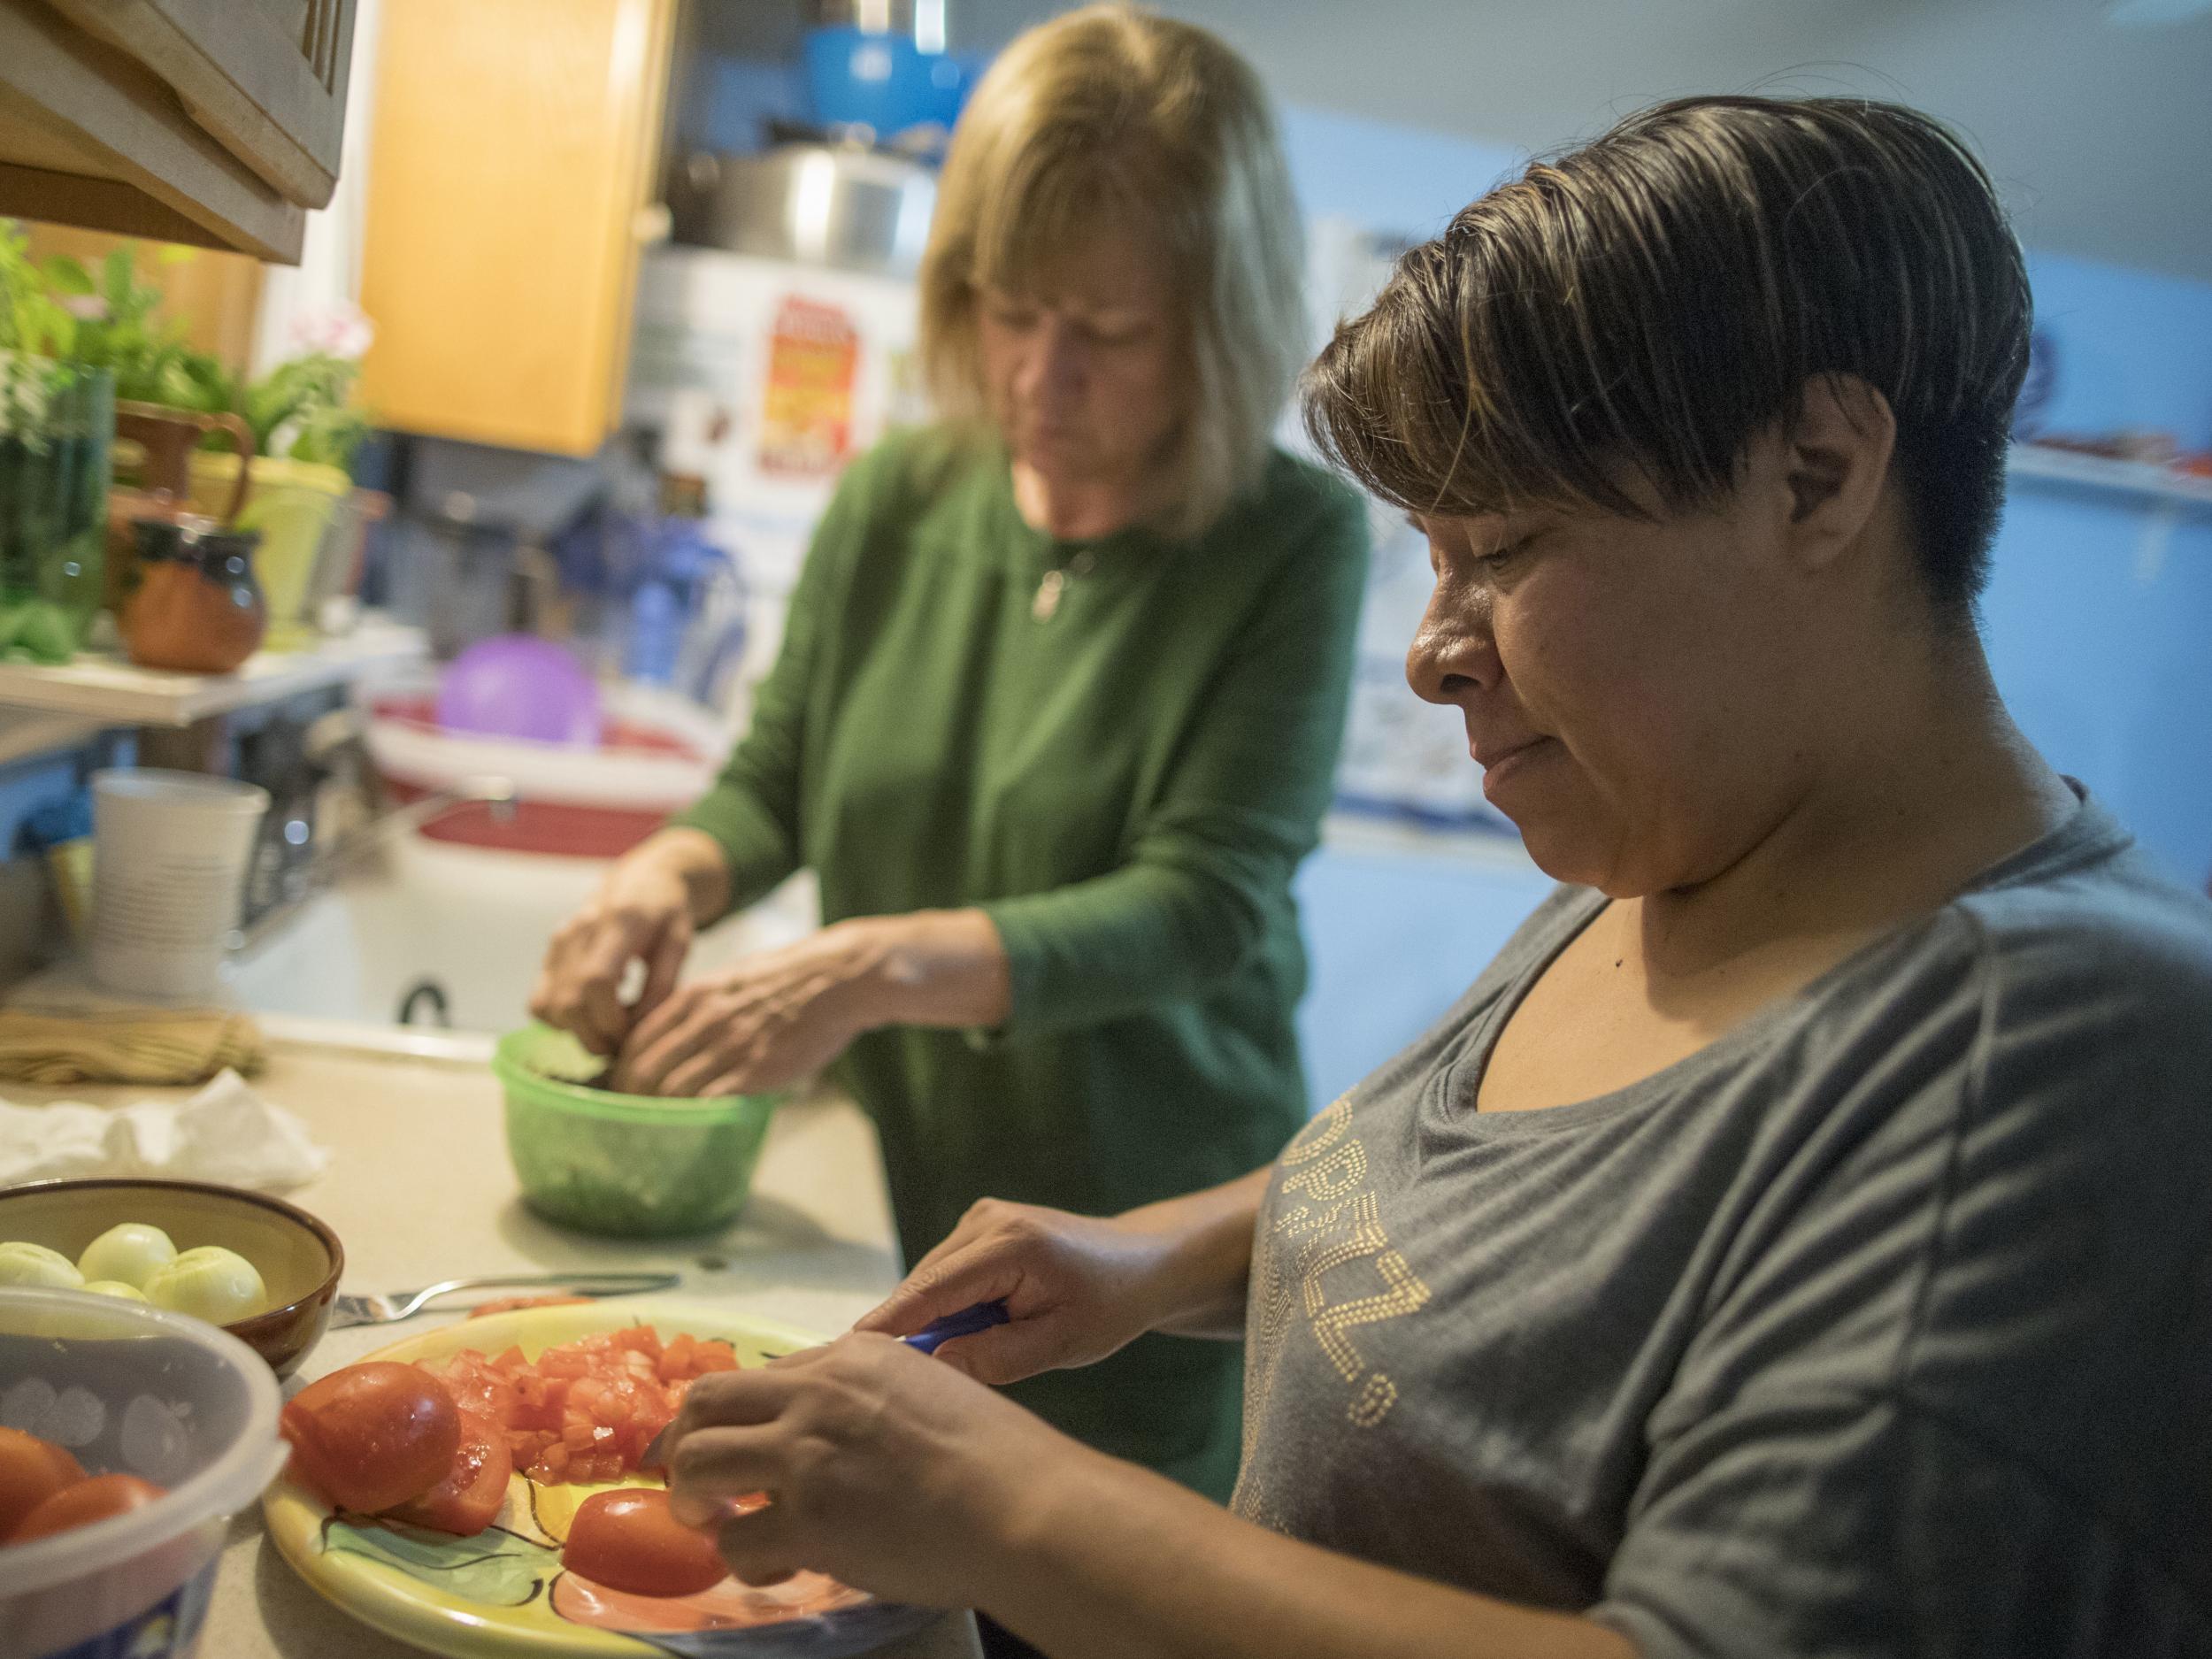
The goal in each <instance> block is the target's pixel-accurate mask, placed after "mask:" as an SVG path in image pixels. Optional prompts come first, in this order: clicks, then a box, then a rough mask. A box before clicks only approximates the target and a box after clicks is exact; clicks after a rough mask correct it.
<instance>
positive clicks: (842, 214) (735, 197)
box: [668, 144, 937, 276]
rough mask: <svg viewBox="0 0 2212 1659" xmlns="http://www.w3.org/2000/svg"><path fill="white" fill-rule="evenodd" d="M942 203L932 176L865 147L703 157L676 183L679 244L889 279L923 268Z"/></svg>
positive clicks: (681, 171)
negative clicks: (924, 253) (925, 250)
mask: <svg viewBox="0 0 2212 1659" xmlns="http://www.w3.org/2000/svg"><path fill="white" fill-rule="evenodd" d="M936 203H937V179H936V175H935V174H934V173H931V172H930V170H929V169H928V168H927V167H925V166H923V165H921V164H920V163H918V162H914V161H910V160H907V159H906V158H905V157H901V156H894V155H887V154H886V153H885V152H884V151H882V150H868V149H864V148H862V147H859V146H847V145H837V144H782V145H779V146H778V147H777V148H775V149H773V150H768V151H766V152H765V153H764V154H762V155H757V156H724V155H711V154H708V153H706V152H704V151H702V152H700V153H698V154H695V155H693V156H691V157H688V158H687V160H686V161H685V162H684V164H683V165H681V166H680V167H679V168H677V169H676V170H675V173H674V176H672V178H671V179H670V180H669V204H668V206H669V212H670V214H671V216H672V219H673V222H674V227H675V234H676V240H677V241H678V242H689V243H692V244H693V245H695V246H697V247H703V248H726V249H728V250H731V251H732V252H733V253H744V254H753V255H756V256H757V257H762V258H767V259H793V260H797V261H799V262H801V263H803V264H807V265H834V266H837V267H838V268H840V269H841V270H847V271H865V272H871V273H877V274H880V275H887V276H911V275H912V274H913V273H914V272H915V270H916V269H917V268H918V266H919V265H920V264H921V260H922V249H923V246H924V244H925V243H926V242H927V241H928V239H929V215H930V211H931V210H932V209H933V207H934V206H935V205H936Z"/></svg>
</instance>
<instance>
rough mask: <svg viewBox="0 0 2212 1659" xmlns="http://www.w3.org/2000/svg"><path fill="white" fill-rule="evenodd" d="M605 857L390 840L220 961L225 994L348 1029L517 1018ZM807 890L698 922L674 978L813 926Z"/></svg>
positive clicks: (802, 883) (788, 891)
mask: <svg viewBox="0 0 2212 1659" xmlns="http://www.w3.org/2000/svg"><path fill="white" fill-rule="evenodd" d="M605 872H606V865H605V864H604V863H603V862H601V861H599V860H597V859H589V858H557V857H549V856H542V855H539V854H532V853H514V852H495V851H488V850H485V849H480V848H473V847H457V846H452V845H449V844H447V843H443V842H439V841H426V840H424V839H423V838H422V837H420V836H406V837H402V838H397V839H396V841H395V842H394V844H393V846H392V847H391V849H390V850H389V852H388V854H386V855H384V856H382V858H381V861H380V866H379V867H376V868H373V869H371V868H365V869H363V870H362V871H361V872H358V873H357V874H356V875H354V876H351V877H349V878H348V879H346V880H344V881H342V882H340V883H339V884H337V885H336V886H334V887H329V888H327V889H326V890H324V891H322V892H320V893H319V894H317V895H314V896H313V897H312V898H311V899H309V900H308V901H307V902H305V903H304V904H303V905H301V906H300V907H299V909H298V910H296V911H294V912H293V913H292V915H291V916H289V917H288V918H286V919H285V920H284V921H283V922H282V923H281V925H280V926H278V927H276V928H275V929H274V930H273V932H272V933H271V934H270V935H269V937H268V938H266V939H265V940H264V941H261V942H260V943H259V944H257V946H256V947H255V948H254V949H252V950H251V951H250V952H248V953H246V954H243V955H242V956H239V957H237V958H235V959H234V961H233V962H232V964H230V968H229V979H230V993H231V998H232V1000H234V1001H235V1002H237V1003H238V1004H239V1005H241V1006H242V1007H244V1008H248V1009H250V1010H254V1011H255V1012H257V1013H263V1014H271V1015H279V1016H287V1017H291V1018H306V1019H312V1020H340V1021H345V1022H348V1023H351V1024H357V1025H393V1024H396V1023H401V1018H402V1013H403V1009H404V1010H405V1011H406V1013H407V1015H408V1017H409V1019H410V1020H411V1022H412V1023H414V1024H417V1025H433V1026H435V1025H446V1026H449V1027H451V1028H453V1029H455V1030H458V1031H472V1032H492V1033H496V1032H503V1031H510V1030H511V1029H513V1028H514V1027H515V1026H517V1025H521V1024H522V1023H523V1022H524V1021H525V1020H526V1018H528V1013H527V1010H526V1003H527V1002H528V998H529V995H530V987H531V986H532V984H533V982H534V980H535V979H536V978H537V972H538V964H539V962H540V960H541V957H542V956H544V953H545V947H546V941H548V940H549V938H550V937H551V936H552V933H553V930H554V929H555V928H556V927H557V926H560V924H561V923H562V921H563V920H565V918H567V917H568V916H569V915H570V914H571V913H572V912H573V911H574V910H575V909H576V908H577V906H579V905H580V904H581V903H582V902H584V901H585V899H586V898H588V896H589V895H591V893H592V892H593V891H594V890H595V888H596V887H597V886H598V884H599V881H600V879H601V878H602V877H603V875H604V873H605ZM815 913H816V912H815V899H814V889H813V887H812V885H811V883H810V881H807V880H805V879H795V880H793V881H791V882H787V883H786V884H785V885H784V887H781V888H780V889H778V891H777V892H776V893H774V894H772V895H770V897H769V898H768V899H767V900H765V901H764V902H763V903H761V904H760V905H758V906H757V907H755V908H754V909H753V910H749V911H747V912H745V913H744V914H743V915H741V916H737V917H733V918H731V919H730V920H728V921H726V922H724V923H723V924H721V925H720V926H718V927H715V928H712V929H710V930H709V931H708V932H707V933H705V934H703V936H702V937H701V938H700V940H699V941H698V942H697V943H696V944H695V946H694V947H693V948H692V953H691V957H690V960H689V962H688V964H687V967H686V977H687V978H688V977H690V976H692V975H694V974H698V973H703V972H711V971H713V970H714V969H715V968H717V967H726V966H727V965H728V964H730V963H732V962H733V961H734V960H735V959H736V958H737V957H738V956H741V955H743V954H745V953H746V952H748V951H751V950H757V949H767V948H770V947H772V946H775V945H780V944H785V943H787V942H789V941H792V940H794V939H796V938H798V937H800V936H801V935H802V934H803V933H805V932H806V931H808V929H809V928H810V927H811V926H813V918H814V915H815Z"/></svg>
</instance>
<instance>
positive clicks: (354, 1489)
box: [278, 1360, 461, 1511]
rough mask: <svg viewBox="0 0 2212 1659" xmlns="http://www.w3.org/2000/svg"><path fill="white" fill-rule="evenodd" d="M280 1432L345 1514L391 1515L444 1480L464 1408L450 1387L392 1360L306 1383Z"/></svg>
mask: <svg viewBox="0 0 2212 1659" xmlns="http://www.w3.org/2000/svg"><path fill="white" fill-rule="evenodd" d="M278 1426H279V1428H280V1431H281V1432H282V1433H283V1435H284V1438H285V1439H286V1440H289V1441H291V1442H292V1462H293V1463H294V1465H295V1466H296V1468H297V1469H298V1470H299V1471H300V1473H301V1474H302V1475H303V1477H304V1478H305V1479H306V1480H307V1482H308V1484H309V1485H311V1486H314V1487H316V1488H317V1489H318V1490H319V1491H320V1492H321V1493H322V1494H323V1496H325V1497H326V1498H327V1499H329V1500H330V1502H332V1503H333V1504H334V1505H335V1506H337V1507H338V1508H340V1509H360V1510H365V1511H374V1510H378V1509H390V1508H392V1507H393V1506H394V1505H396V1504H401V1503H405V1502H407V1501H408V1500H409V1499H411V1498H419V1497H420V1496H421V1495H422V1494H424V1493H426V1492H428V1491H429V1490H430V1488H431V1487H433V1486H436V1485H437V1484H438V1483H439V1482H440V1481H442V1480H443V1479H445V1477H446V1473H447V1471H449V1469H451V1468H452V1466H453V1457H454V1454H455V1452H457V1450H458V1449H459V1448H460V1444H461V1413H460V1409H459V1408H458V1407H457V1406H456V1405H455V1404H454V1403H453V1396H452V1395H451V1394H449V1393H447V1392H446V1389H445V1387H444V1386H443V1385H442V1383H441V1382H440V1381H439V1380H438V1379H436V1378H434V1377H433V1376H431V1375H430V1373H429V1372H427V1371H423V1370H422V1369H420V1368H419V1367H418V1366H414V1365H402V1364H399V1363H396V1362H394V1361H389V1360H371V1361H369V1362H368V1363H365V1364H360V1365H349V1366H347V1367H346V1368H345V1369H344V1370H342V1371H333V1372H331V1373H330V1375H329V1376H327V1377H324V1378H320V1379H317V1380H316V1381H314V1382H311V1383H310V1384H308V1385H307V1386H306V1387H304V1388H303V1389H301V1390H300V1392H299V1393H298V1394H296V1396H294V1397H293V1399H292V1400H291V1401H290V1402H288V1404H287V1405H286V1406H285V1408H284V1412H283V1415H282V1417H280V1419H279V1425H278Z"/></svg>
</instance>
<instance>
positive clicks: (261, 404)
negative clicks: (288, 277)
mask: <svg viewBox="0 0 2212 1659" xmlns="http://www.w3.org/2000/svg"><path fill="white" fill-rule="evenodd" d="M295 334H296V337H297V338H298V339H299V340H300V342H301V344H302V346H303V349H302V350H301V352H300V353H299V355H297V356H296V357H288V358H286V359H285V360H284V361H283V362H281V363H279V364H278V365H276V366H275V367H273V369H271V370H270V371H269V372H268V373H266V374H265V375H263V376H261V377H260V378H259V379H258V380H239V379H232V378H227V377H219V378H217V379H215V380H211V381H210V382H209V383H208V384H207V385H206V386H205V387H204V388H203V389H204V394H205V396H207V397H208V398H209V399H210V400H211V403H210V405H209V406H211V407H216V408H224V409H228V410H231V411H234V412H235V413H236V414H237V415H238V416H239V417H240V418H241V419H243V420H244V421H245V423H246V425H247V426H249V427H250V429H251V430H252V434H253V438H254V443H255V450H256V454H255V458H254V459H253V461H252V462H251V463H250V465H249V467H248V475H249V477H250V479H251V481H252V486H253V488H252V493H251V495H250V498H249V500H248V502H247V504H246V507H245V510H244V511H243V512H242V513H241V514H240V515H239V518H238V520H237V523H238V526H239V527H240V528H242V529H252V530H258V531H259V532H260V533H261V536H262V542H261V552H260V556H259V560H258V566H259V570H260V574H261V582H262V586H263V588H264V589H265V591H266V593H267V595H268V600H269V625H270V626H269V634H270V641H271V642H272V643H273V644H276V645H281V644H283V643H285V642H286V641H287V640H288V639H293V638H296V637H297V636H298V635H299V634H302V633H303V632H304V631H305V630H306V629H307V628H308V627H309V626H311V621H312V616H311V613H312V611H314V609H315V603H314V602H315V601H316V600H317V599H318V598H319V589H320V588H323V587H325V586H326V585H327V584H326V583H323V582H320V581H319V580H318V577H319V572H320V571H322V570H323V569H325V568H326V566H327V565H328V564H329V562H330V561H331V560H333V559H346V560H348V561H349V558H350V555H351V553H352V551H353V549H354V546H355V545H357V541H358V530H359V527H360V522H359V521H360V520H361V518H362V515H363V514H364V512H365V511H368V510H369V508H370V505H371V503H369V502H368V501H366V500H365V499H363V498H364V497H365V496H366V494H367V493H366V492H363V491H357V490H356V489H355V488H353V480H352V475H351V468H352V465H353V461H354V457H355V454H356V452H357V450H358V449H359V448H360V446H361V443H362V442H363V440H364V439H365V438H366V437H367V436H368V434H369V421H368V416H367V413H366V411H365V410H364V409H363V408H362V406H361V404H360V403H358V401H357V399H356V397H355V396H354V393H355V388H356V387H357V384H358V382H359V380H360V373H361V365H360V363H359V361H358V357H359V353H360V351H361V349H363V348H365V346H366V344H367V336H368V326H367V322H366V319H363V318H361V317H360V315H359V313H358V312H355V311H350V310H348V311H343V312H342V313H340V314H339V315H337V316H335V317H334V318H327V319H304V320H303V324H302V325H301V326H299V327H297V328H296V330H295ZM238 466H239V462H238V458H237V457H236V456H235V455H233V454H227V453H222V452H219V451H217V450H215V449H203V451H202V452H201V453H200V454H198V455H196V456H195V457H193V458H192V494H193V499H194V500H195V502H197V503H204V511H213V510H214V508H215V506H216V503H219V502H220V501H221V500H222V499H224V498H225V497H226V496H227V495H228V493H229V492H230V491H231V490H232V488H234V485H235V483H236V480H237V477H238ZM349 537H350V541H349ZM334 543H336V544H339V545H334Z"/></svg>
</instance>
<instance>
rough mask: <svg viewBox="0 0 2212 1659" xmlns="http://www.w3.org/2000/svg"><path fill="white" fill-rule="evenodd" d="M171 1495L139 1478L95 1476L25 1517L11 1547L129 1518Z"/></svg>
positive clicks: (10, 1539)
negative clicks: (80, 1527)
mask: <svg viewBox="0 0 2212 1659" xmlns="http://www.w3.org/2000/svg"><path fill="white" fill-rule="evenodd" d="M167 1495H168V1494H167V1493H166V1492H165V1491H164V1490H163V1489H162V1488H161V1487H159V1486H156V1485H154V1483H153V1482H152V1481H150V1480H141V1479H139V1478H138V1477H137V1476H136V1475H94V1476H92V1477H91V1478H90V1479H86V1480H80V1481H78V1482H76V1483H75V1484H74V1485H73V1486H64V1487H63V1488H62V1489H61V1490H60V1491H59V1492H57V1493H56V1494H54V1495H53V1496H52V1497H50V1498H49V1499H47V1500H46V1502H43V1503H42V1504H40V1505H39V1506H38V1508H36V1509H33V1510H32V1511H31V1512H30V1513H29V1514H28V1515H27V1516H25V1517H23V1521H22V1524H21V1525H19V1526H18V1527H17V1528H16V1529H15V1531H14V1532H12V1534H10V1535H9V1538H8V1542H10V1543H11V1544H27V1543H29V1542H30V1541H31V1540H33V1539H35V1538H50V1537H52V1536H53V1535H54V1534H55V1533H56V1532H67V1531H68V1530H69V1529H70V1528H71V1527H73V1526H89V1525H92V1524H93V1523H94V1522H95V1521H104V1520H106V1519H108V1518H109V1517H111V1516H117V1515H128V1514H129V1513H130V1512H131V1511H132V1510H133V1509H143V1508H145V1507H146V1505H148V1504H150V1503H151V1502H153V1501H154V1500H155V1499H156V1498H162V1497H166V1496H167Z"/></svg>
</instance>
